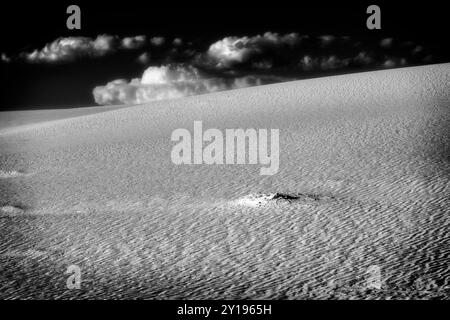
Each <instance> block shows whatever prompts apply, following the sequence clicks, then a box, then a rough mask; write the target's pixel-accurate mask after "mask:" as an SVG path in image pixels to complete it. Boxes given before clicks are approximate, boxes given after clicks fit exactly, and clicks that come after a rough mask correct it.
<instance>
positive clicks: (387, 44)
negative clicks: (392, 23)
mask: <svg viewBox="0 0 450 320" xmlns="http://www.w3.org/2000/svg"><path fill="white" fill-rule="evenodd" d="M393 43H394V39H392V38H385V39H382V40H381V41H380V46H381V47H383V48H391V47H392V44H393Z"/></svg>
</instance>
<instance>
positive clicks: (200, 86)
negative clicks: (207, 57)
mask: <svg viewBox="0 0 450 320" xmlns="http://www.w3.org/2000/svg"><path fill="white" fill-rule="evenodd" d="M281 80H282V78H279V77H269V76H266V77H264V76H244V77H236V78H217V77H216V78H214V77H206V76H205V75H204V74H203V73H201V72H200V71H199V70H198V69H197V68H194V67H192V66H182V65H167V66H161V67H149V68H147V69H146V70H145V72H144V73H143V75H142V77H141V78H140V79H133V80H131V81H130V82H127V81H126V80H123V79H120V80H114V81H112V82H109V83H108V84H106V85H105V86H98V87H96V88H94V91H93V95H94V99H95V102H96V103H97V104H100V105H114V104H140V103H146V102H150V101H155V100H165V99H175V98H182V97H186V96H191V95H197V94H204V93H210V92H217V91H222V90H229V89H236V88H244V87H250V86H255V85H261V84H265V83H273V82H279V81H281ZM284 80H288V79H284Z"/></svg>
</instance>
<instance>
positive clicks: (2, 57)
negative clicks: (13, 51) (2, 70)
mask: <svg viewBox="0 0 450 320" xmlns="http://www.w3.org/2000/svg"><path fill="white" fill-rule="evenodd" d="M0 60H1V61H2V62H5V63H8V62H11V58H10V57H8V56H7V55H6V53H2V55H1V58H0Z"/></svg>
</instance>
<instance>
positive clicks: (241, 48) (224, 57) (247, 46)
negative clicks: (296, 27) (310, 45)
mask: <svg viewBox="0 0 450 320" xmlns="http://www.w3.org/2000/svg"><path fill="white" fill-rule="evenodd" d="M301 39H302V37H300V36H299V35H298V34H297V33H290V34H286V35H280V34H278V33H272V32H266V33H264V34H263V35H257V36H254V37H241V38H239V37H226V38H224V39H222V40H219V41H217V42H215V43H213V44H212V45H211V46H210V47H209V49H208V52H207V55H208V57H209V58H211V60H212V61H213V62H215V63H216V66H217V67H225V68H228V67H232V66H233V65H235V64H241V63H245V62H247V61H249V60H250V59H252V58H254V57H255V56H261V55H263V54H264V53H267V52H269V51H277V50H286V49H292V48H293V47H295V46H296V45H298V44H299V43H300V41H301Z"/></svg>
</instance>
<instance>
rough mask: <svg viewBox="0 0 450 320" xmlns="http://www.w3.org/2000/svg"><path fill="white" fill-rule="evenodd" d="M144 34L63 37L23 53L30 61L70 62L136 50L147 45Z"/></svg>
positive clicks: (23, 56) (22, 55)
mask: <svg viewBox="0 0 450 320" xmlns="http://www.w3.org/2000/svg"><path fill="white" fill-rule="evenodd" d="M146 43H147V38H146V36H144V35H138V36H133V37H124V38H122V39H121V38H119V37H117V36H112V35H107V34H103V35H99V36H97V37H96V38H95V39H94V38H89V37H65V38H64V37H62V38H58V39H56V40H55V41H53V42H51V43H48V44H46V45H45V46H44V48H42V49H40V50H34V51H33V52H31V53H21V55H20V56H21V57H22V58H24V59H25V60H26V61H28V62H33V63H40V62H70V61H74V60H75V59H77V58H83V57H95V58H96V57H103V56H105V55H108V54H112V53H114V52H117V51H122V50H136V49H139V48H142V47H144V46H145V45H146Z"/></svg>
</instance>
